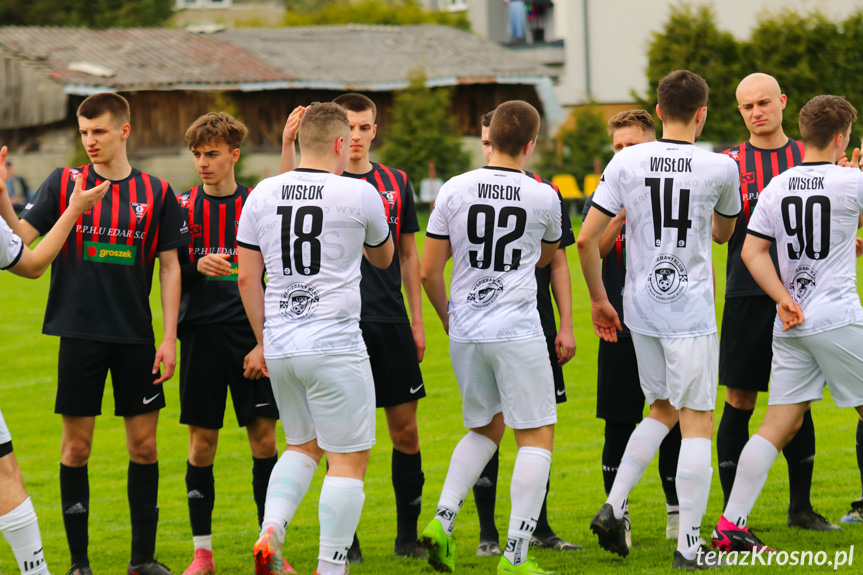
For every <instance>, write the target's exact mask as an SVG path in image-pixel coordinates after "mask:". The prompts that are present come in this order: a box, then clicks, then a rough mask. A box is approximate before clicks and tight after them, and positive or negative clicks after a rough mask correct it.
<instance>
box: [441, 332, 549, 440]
mask: <svg viewBox="0 0 863 575" xmlns="http://www.w3.org/2000/svg"><path fill="white" fill-rule="evenodd" d="M449 351H450V360H451V361H452V367H453V370H454V371H455V378H456V380H457V381H458V387H459V389H460V390H461V397H462V417H463V418H464V426H465V427H467V428H468V429H474V428H477V427H483V426H485V425H488V424H489V423H491V420H492V418H493V417H494V416H495V415H496V414H498V413H500V412H501V411H503V421H504V423H506V424H507V426H509V427H511V428H513V429H536V428H538V427H542V426H544V425H552V424H554V423H557V403H556V402H555V400H554V393H555V391H554V377H553V376H552V373H551V364H549V362H548V348H547V347H546V343H545V337H542V336H540V337H535V338H532V339H522V340H518V341H501V342H489V343H461V342H457V341H452V340H450V343H449Z"/></svg>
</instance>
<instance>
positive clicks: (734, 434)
mask: <svg viewBox="0 0 863 575" xmlns="http://www.w3.org/2000/svg"><path fill="white" fill-rule="evenodd" d="M753 411H754V410H747V409H737V408H736V407H734V406H733V405H731V404H730V403H728V402H725V409H724V410H723V412H722V419H721V420H720V421H719V429H718V430H717V431H716V456H717V458H718V460H719V483H721V484H722V496H723V497H724V498H725V503H724V504H723V505H722V509H725V508H726V507H727V506H728V498H729V497H731V488H732V487H734V476H735V475H737V462H738V461H739V460H740V453H741V452H742V451H743V447H744V446H745V445H746V442H747V441H749V418H750V417H752V412H753Z"/></svg>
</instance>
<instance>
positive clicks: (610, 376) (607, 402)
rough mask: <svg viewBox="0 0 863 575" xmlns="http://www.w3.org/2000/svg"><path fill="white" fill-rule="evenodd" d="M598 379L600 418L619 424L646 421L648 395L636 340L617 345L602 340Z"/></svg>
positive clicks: (597, 390)
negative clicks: (637, 354) (639, 370)
mask: <svg viewBox="0 0 863 575" xmlns="http://www.w3.org/2000/svg"><path fill="white" fill-rule="evenodd" d="M597 363H598V366H597V378H596V417H598V418H599V419H604V420H606V421H617V422H619V423H638V422H639V421H641V420H642V419H643V417H644V393H643V392H642V391H641V382H640V381H639V379H638V362H637V361H636V359H635V347H634V346H633V345H632V339H631V338H628V337H619V338H618V339H617V343H611V342H607V341H605V340H602V339H600V340H599V354H598V358H597Z"/></svg>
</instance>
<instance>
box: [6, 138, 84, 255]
mask: <svg viewBox="0 0 863 575" xmlns="http://www.w3.org/2000/svg"><path fill="white" fill-rule="evenodd" d="M7 153H8V149H7V148H6V146H3V147H2V148H0V196H2V197H0V217H2V218H3V219H4V220H5V221H6V223H7V224H8V225H9V227H10V228H11V229H12V232H13V233H14V234H15V235H16V236H18V237H19V238H21V241H23V242H24V245H25V246H29V245H30V244H32V243H33V240H35V239H36V238H38V237H39V236H40V235H41V234H40V233H39V232H38V231H37V230H36V228H34V227H33V226H32V225H31V224H30V223H28V222H26V221H24V220H19V219H18V215H17V214H16V213H15V209H14V208H13V207H12V200H11V199H9V194H8V193H7V191H6V177H7V175H8V174H7V173H6V154H7ZM85 211H86V210H85ZM79 215H80V214H79Z"/></svg>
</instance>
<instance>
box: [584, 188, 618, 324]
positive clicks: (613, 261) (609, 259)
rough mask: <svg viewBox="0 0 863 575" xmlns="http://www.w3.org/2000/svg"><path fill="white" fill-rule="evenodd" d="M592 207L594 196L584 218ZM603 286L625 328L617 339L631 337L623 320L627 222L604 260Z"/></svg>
mask: <svg viewBox="0 0 863 575" xmlns="http://www.w3.org/2000/svg"><path fill="white" fill-rule="evenodd" d="M591 207H593V194H591V195H590V197H589V198H587V200H586V201H585V202H584V210H583V211H582V214H581V215H582V218H586V217H587V213H588V212H589V211H590V208H591ZM602 285H603V286H605V293H606V294H607V295H608V301H609V302H610V303H611V305H612V306H613V307H614V311H616V312H617V316H618V317H619V318H620V325H621V327H622V328H623V329H622V330H621V331H619V332H617V337H630V335H629V328H628V327H626V323H625V320H624V318H623V286H624V285H626V222H624V223H623V225H622V226H621V228H620V232H618V234H617V240H616V241H615V242H614V247H613V248H611V251H610V252H608V253H607V254H606V255H605V257H604V258H602Z"/></svg>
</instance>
